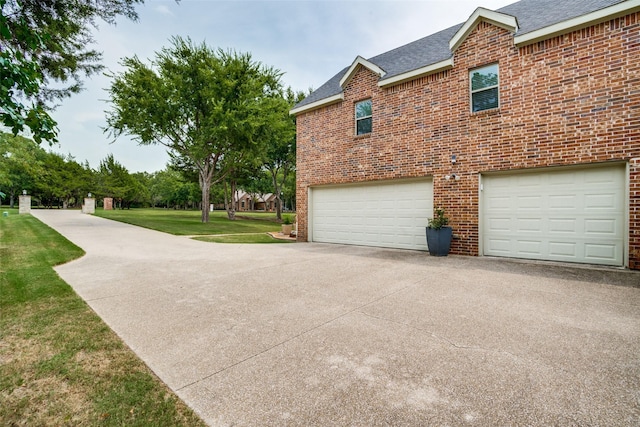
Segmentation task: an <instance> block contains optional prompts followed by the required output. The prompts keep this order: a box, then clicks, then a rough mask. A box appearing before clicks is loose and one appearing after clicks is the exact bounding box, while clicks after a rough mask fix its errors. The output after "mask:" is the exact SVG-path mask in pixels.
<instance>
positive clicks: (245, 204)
mask: <svg viewBox="0 0 640 427" xmlns="http://www.w3.org/2000/svg"><path fill="white" fill-rule="evenodd" d="M235 201H236V210H237V211H251V210H253V196H252V195H251V194H249V193H245V192H244V191H241V190H238V191H237V192H236V197H235Z"/></svg>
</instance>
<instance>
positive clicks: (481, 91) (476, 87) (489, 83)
mask: <svg viewBox="0 0 640 427" xmlns="http://www.w3.org/2000/svg"><path fill="white" fill-rule="evenodd" d="M469 82H470V86H471V111H472V112H474V113H475V112H477V111H483V110H491V109H494V108H498V107H499V106H500V94H499V90H498V84H499V81H498V64H491V65H487V66H486V67H481V68H476V69H475V70H471V71H469Z"/></svg>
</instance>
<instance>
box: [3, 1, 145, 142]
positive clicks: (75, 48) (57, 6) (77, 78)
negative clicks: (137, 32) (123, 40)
mask: <svg viewBox="0 0 640 427" xmlns="http://www.w3.org/2000/svg"><path fill="white" fill-rule="evenodd" d="M142 2H143V0H47V1H43V0H0V45H1V46H2V48H1V49H0V124H2V125H4V126H7V127H9V128H10V129H11V131H12V132H13V134H14V136H15V135H17V134H18V133H20V132H23V131H24V129H25V127H27V128H29V129H30V130H31V133H32V134H33V138H34V139H35V141H36V142H38V143H40V142H41V141H42V140H47V141H49V142H50V143H54V142H56V141H57V137H56V135H57V129H56V123H55V121H54V120H53V119H52V118H51V117H50V116H49V114H48V111H49V110H50V109H51V108H52V106H51V103H52V102H53V101H58V100H61V99H63V98H66V97H68V96H70V95H72V94H74V93H77V92H79V91H80V90H81V89H82V78H83V77H85V76H89V75H91V74H94V73H97V72H99V71H101V70H102V68H103V67H102V65H100V60H101V58H102V55H101V53H99V52H97V51H95V50H91V49H89V48H88V46H90V45H91V43H93V37H92V34H91V30H92V28H95V27H96V25H97V20H98V19H102V20H103V21H105V22H107V23H111V24H113V23H115V19H116V17H117V16H119V15H123V16H125V17H127V18H129V19H132V20H136V19H137V17H138V16H137V14H136V11H135V8H134V6H135V4H137V3H142ZM25 103H26V105H25Z"/></svg>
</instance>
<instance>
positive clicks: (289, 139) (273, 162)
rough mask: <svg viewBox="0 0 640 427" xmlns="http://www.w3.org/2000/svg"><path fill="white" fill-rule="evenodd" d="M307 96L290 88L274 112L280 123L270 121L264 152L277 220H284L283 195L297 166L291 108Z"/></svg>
mask: <svg viewBox="0 0 640 427" xmlns="http://www.w3.org/2000/svg"><path fill="white" fill-rule="evenodd" d="M304 97H305V94H304V93H302V92H298V93H294V92H293V91H292V90H291V88H289V89H288V90H287V91H286V93H285V96H284V97H283V98H281V100H280V102H278V103H277V104H276V105H275V106H276V108H275V110H274V112H275V113H276V114H277V115H278V116H279V117H278V120H273V121H272V122H271V127H270V128H269V129H268V132H266V133H265V138H266V150H265V151H264V157H263V159H264V163H263V166H264V168H265V169H266V170H267V171H268V172H269V175H270V176H271V182H272V184H273V194H274V195H275V197H276V218H277V219H279V220H280V219H282V194H283V188H284V186H285V183H286V182H287V178H288V177H289V174H290V173H291V172H292V171H294V170H295V167H296V124H295V117H293V116H290V115H289V111H290V110H291V108H292V107H293V106H294V105H295V104H296V103H298V102H300V101H301V100H302V99H304Z"/></svg>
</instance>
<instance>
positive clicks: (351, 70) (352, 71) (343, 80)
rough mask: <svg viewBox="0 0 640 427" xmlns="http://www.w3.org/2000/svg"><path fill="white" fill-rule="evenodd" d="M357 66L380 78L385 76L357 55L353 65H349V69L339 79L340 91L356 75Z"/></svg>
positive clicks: (380, 69)
mask: <svg viewBox="0 0 640 427" xmlns="http://www.w3.org/2000/svg"><path fill="white" fill-rule="evenodd" d="M359 65H362V66H363V67H365V68H367V69H369V70H371V71H372V72H373V73H375V74H377V75H378V76H380V77H384V75H385V74H386V73H385V71H384V70H383V69H382V68H380V67H378V66H377V65H376V64H374V63H373V62H370V61H367V60H366V59H364V58H363V57H362V56H360V55H358V56H357V57H356V59H355V60H354V61H353V64H351V67H349V69H348V70H347V72H346V73H345V74H344V76H342V78H341V79H340V87H341V88H342V89H344V88H345V86H347V84H349V82H350V81H351V79H352V78H353V76H354V74H355V73H356V70H357V69H358V66H359Z"/></svg>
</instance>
